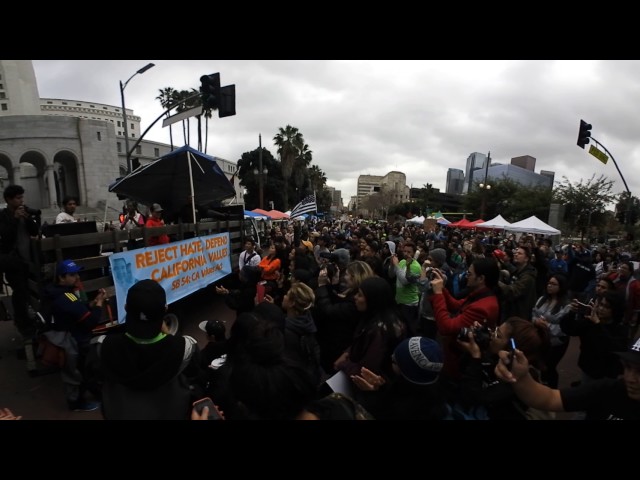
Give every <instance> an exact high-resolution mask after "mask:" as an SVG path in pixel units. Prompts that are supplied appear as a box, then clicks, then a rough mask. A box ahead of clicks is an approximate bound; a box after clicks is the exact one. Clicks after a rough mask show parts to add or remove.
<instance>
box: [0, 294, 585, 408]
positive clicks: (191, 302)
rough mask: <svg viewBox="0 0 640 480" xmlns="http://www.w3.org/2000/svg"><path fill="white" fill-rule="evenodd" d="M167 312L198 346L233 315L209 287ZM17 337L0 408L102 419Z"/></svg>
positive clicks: (11, 343) (568, 371)
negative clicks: (42, 367)
mask: <svg viewBox="0 0 640 480" xmlns="http://www.w3.org/2000/svg"><path fill="white" fill-rule="evenodd" d="M170 311H173V312H175V313H176V315H178V317H179V319H180V323H181V332H182V333H183V334H186V335H191V336H193V337H194V338H195V339H196V340H197V341H198V343H199V345H200V347H204V345H205V344H206V335H205V333H204V332H202V331H201V330H200V329H198V323H200V322H201V321H202V320H209V319H219V320H223V321H225V322H226V324H227V332H228V331H229V328H230V327H231V324H232V321H233V318H235V314H234V312H233V311H232V310H230V309H229V308H227V307H226V305H225V304H224V301H223V299H222V297H220V296H217V295H216V294H215V293H214V291H213V287H212V286H209V287H207V288H205V289H203V290H200V291H199V292H196V293H195V294H193V295H191V296H189V297H187V298H185V299H182V300H180V301H178V302H176V303H175V304H173V305H171V309H170ZM20 341H21V337H20V335H19V334H18V332H17V330H16V329H15V327H14V325H13V323H12V322H0V408H10V409H11V410H12V411H13V413H14V414H16V415H22V416H23V418H24V419H29V420H102V415H101V414H100V411H99V410H97V411H95V412H71V411H69V410H68V409H67V404H66V400H65V398H64V392H63V387H62V381H61V379H60V374H59V373H50V374H46V375H41V376H36V377H32V376H30V375H29V374H28V372H27V368H26V361H25V360H24V359H23V358H19V356H18V355H17V351H18V350H19V348H18V347H19V343H20ZM579 343H580V341H579V339H576V338H572V339H571V343H570V345H569V349H568V350H567V353H566V354H565V356H564V358H563V359H562V361H561V362H560V365H559V366H558V372H559V375H560V386H561V387H565V386H569V384H570V383H571V382H572V381H574V380H577V379H579V378H580V371H579V369H578V367H577V365H576V363H577V356H578V351H579ZM572 416H573V414H557V418H558V419H570V418H571V417H572Z"/></svg>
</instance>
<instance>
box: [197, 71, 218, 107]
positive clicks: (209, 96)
mask: <svg viewBox="0 0 640 480" xmlns="http://www.w3.org/2000/svg"><path fill="white" fill-rule="evenodd" d="M200 83H201V85H200V99H201V100H202V109H203V110H217V108H218V104H219V102H220V74H219V73H212V74H211V75H203V76H201V77H200Z"/></svg>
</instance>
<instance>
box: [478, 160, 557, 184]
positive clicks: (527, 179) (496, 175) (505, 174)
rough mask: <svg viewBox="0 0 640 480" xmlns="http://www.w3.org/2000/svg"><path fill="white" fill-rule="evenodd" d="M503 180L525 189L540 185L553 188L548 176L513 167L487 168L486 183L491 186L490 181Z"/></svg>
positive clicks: (494, 166)
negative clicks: (517, 184)
mask: <svg viewBox="0 0 640 480" xmlns="http://www.w3.org/2000/svg"><path fill="white" fill-rule="evenodd" d="M552 173H553V172H552ZM505 178H508V179H509V180H513V181H514V182H516V183H519V184H520V185H524V186H527V187H534V186H539V185H541V186H545V187H549V188H551V187H552V186H553V178H549V176H548V175H540V174H537V173H535V172H532V171H530V170H526V169H524V168H521V167H517V166H515V165H492V166H491V167H489V169H488V171H487V183H489V184H491V181H492V180H493V181H496V180H503V179H505Z"/></svg>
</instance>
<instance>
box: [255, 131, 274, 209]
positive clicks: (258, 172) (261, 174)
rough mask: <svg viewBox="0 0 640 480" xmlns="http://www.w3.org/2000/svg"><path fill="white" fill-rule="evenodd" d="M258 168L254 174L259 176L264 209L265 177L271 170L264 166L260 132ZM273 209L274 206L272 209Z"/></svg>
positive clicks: (260, 198)
mask: <svg viewBox="0 0 640 480" xmlns="http://www.w3.org/2000/svg"><path fill="white" fill-rule="evenodd" d="M258 145H259V146H258V168H254V169H253V174H254V175H257V176H258V197H259V198H258V200H259V202H260V209H261V210H264V178H263V177H265V176H266V175H267V173H269V170H267V169H266V168H262V134H261V133H259V134H258ZM271 210H273V208H272V209H271Z"/></svg>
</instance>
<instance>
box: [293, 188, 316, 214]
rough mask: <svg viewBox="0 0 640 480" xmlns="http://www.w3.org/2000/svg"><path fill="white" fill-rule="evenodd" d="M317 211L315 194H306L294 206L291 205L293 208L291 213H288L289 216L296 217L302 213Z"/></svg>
mask: <svg viewBox="0 0 640 480" xmlns="http://www.w3.org/2000/svg"><path fill="white" fill-rule="evenodd" d="M317 211H318V206H317V205H316V196H315V194H313V195H308V196H306V197H304V198H303V199H302V201H301V202H300V203H298V204H297V205H296V206H295V207H293V210H291V213H290V214H289V218H296V217H299V216H300V215H302V214H303V213H309V212H317Z"/></svg>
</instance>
